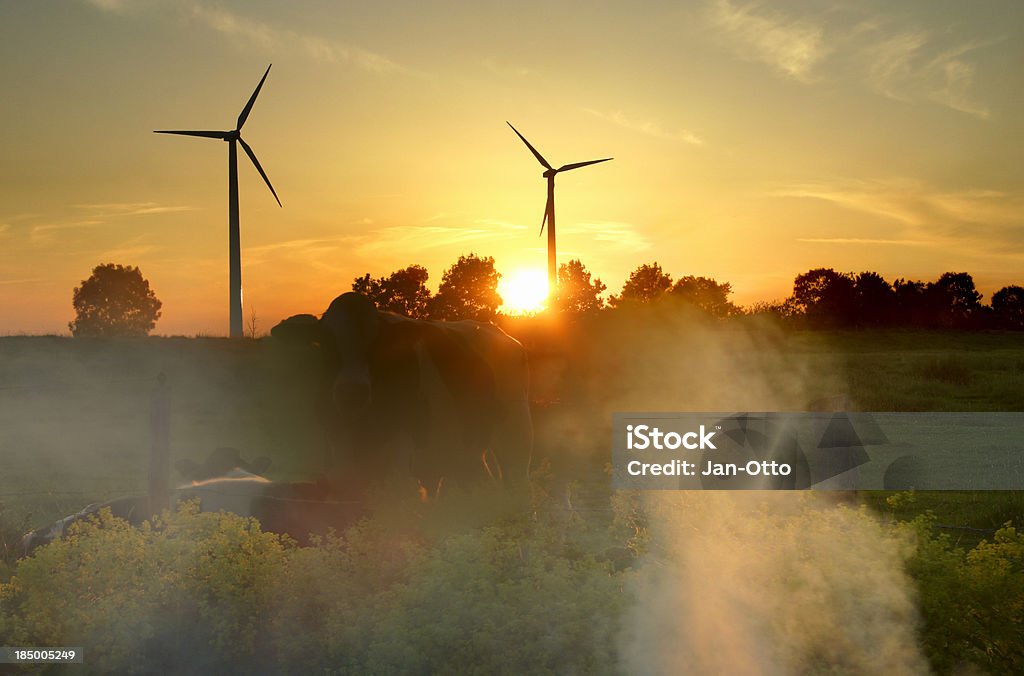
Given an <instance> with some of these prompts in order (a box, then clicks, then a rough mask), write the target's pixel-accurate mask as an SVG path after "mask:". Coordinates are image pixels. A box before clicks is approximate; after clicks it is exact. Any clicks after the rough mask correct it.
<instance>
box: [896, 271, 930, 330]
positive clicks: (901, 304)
mask: <svg viewBox="0 0 1024 676" xmlns="http://www.w3.org/2000/svg"><path fill="white" fill-rule="evenodd" d="M892 288H893V294H894V296H895V299H896V309H895V315H896V319H895V322H896V323H897V324H901V325H903V326H927V325H929V324H930V323H931V312H930V310H929V309H928V298H927V294H926V290H927V288H928V287H927V285H926V284H925V283H924V282H922V281H920V280H909V279H903V278H902V277H901V278H900V279H897V280H896V281H895V282H893V284H892Z"/></svg>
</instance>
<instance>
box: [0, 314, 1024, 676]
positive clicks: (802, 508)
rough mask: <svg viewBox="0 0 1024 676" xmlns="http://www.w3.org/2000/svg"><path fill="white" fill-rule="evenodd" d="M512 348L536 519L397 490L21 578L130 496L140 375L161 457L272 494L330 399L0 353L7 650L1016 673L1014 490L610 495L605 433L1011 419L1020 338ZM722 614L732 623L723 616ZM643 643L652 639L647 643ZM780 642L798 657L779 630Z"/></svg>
mask: <svg viewBox="0 0 1024 676" xmlns="http://www.w3.org/2000/svg"><path fill="white" fill-rule="evenodd" d="M506 329H507V330H508V331H509V332H510V333H512V334H513V335H516V336H517V337H519V338H520V340H522V341H523V342H524V344H525V345H526V346H527V348H528V350H529V352H530V356H531V376H532V397H531V398H532V401H533V412H534V423H535V455H534V458H535V463H534V467H535V470H534V477H533V481H532V491H531V494H532V497H531V508H530V510H526V511H524V510H523V509H522V506H521V503H517V506H510V504H506V503H503V502H502V499H501V497H500V494H498V493H496V492H494V491H484V492H483V493H475V494H462V493H459V492H456V493H454V494H453V495H452V496H451V497H448V498H445V499H442V500H440V501H438V502H436V503H432V504H424V503H421V502H419V501H417V500H416V499H415V498H414V496H413V495H411V494H409V495H405V494H399V493H396V492H394V491H392V492H391V493H390V494H387V493H381V494H378V495H376V497H374V503H373V505H372V507H371V514H372V516H371V517H370V518H368V519H367V520H366V521H364V522H363V523H361V524H360V525H359V526H357V527H354V528H352V529H350V530H348V531H346V532H345V533H343V534H340V535H339V536H338V537H336V538H335V537H331V538H328V539H327V540H326V541H323V542H320V543H319V544H315V546H312V547H306V548H301V547H296V546H295V545H294V543H291V542H289V541H288V540H287V539H284V538H281V537H279V536H277V535H274V534H272V533H263V532H261V531H260V529H259V526H258V524H254V523H252V522H251V521H250V522H247V521H246V520H244V519H241V518H239V517H234V516H230V515H228V516H218V515H215V514H195V512H194V510H193V511H189V509H188V508H186V509H184V510H182V511H179V512H178V513H177V514H171V515H165V517H164V521H163V522H162V523H161V524H159V525H158V526H157V527H156V528H154V529H148V528H143V529H132V528H127V527H126V526H125V525H123V524H120V525H119V524H118V523H114V522H109V521H107V522H104V523H102V524H92V525H86V526H84V527H83V529H82V530H81V532H79V533H77V534H73V535H71V536H70V537H69V538H67V539H65V540H63V541H60V542H57V543H55V544H53V545H50V546H47V547H44V548H42V549H40V550H38V551H37V553H36V554H35V555H34V556H33V557H31V558H29V559H23V560H21V561H20V562H17V563H16V562H15V561H14V556H13V554H14V552H15V551H16V550H15V546H16V543H17V539H18V537H19V536H20V534H21V533H22V532H24V530H25V528H27V527H29V526H40V525H44V524H46V523H48V522H50V521H52V520H54V519H57V518H60V517H62V516H64V515H67V514H70V513H73V512H75V511H77V510H79V509H81V508H82V507H83V506H85V505H87V504H89V503H91V502H95V501H98V500H104V499H110V498H115V497H119V496H124V495H132V494H143V493H144V492H145V490H146V473H147V462H148V449H149V444H150V412H151V409H152V403H151V398H152V396H153V391H154V389H155V388H157V387H158V381H157V376H158V375H159V374H160V373H163V374H164V375H165V376H166V382H167V385H166V387H167V388H169V396H170V402H171V406H170V408H171V421H170V422H171V448H172V454H173V457H174V458H175V459H181V458H193V459H196V460H202V459H203V458H204V457H205V456H206V454H207V453H209V451H210V450H212V449H214V448H217V447H219V446H234V447H236V448H238V449H240V450H241V451H242V453H243V455H244V456H245V457H246V458H254V457H256V456H260V455H266V456H268V457H270V458H271V459H272V462H273V464H272V465H271V467H270V470H269V471H268V475H269V476H270V477H271V478H273V479H281V480H303V479H309V478H312V477H314V476H316V475H317V474H319V473H321V472H323V470H324V444H325V440H324V437H323V432H322V420H323V416H324V415H325V413H324V412H323V411H322V410H321V408H320V406H321V404H320V401H321V392H322V390H321V388H322V387H323V385H324V380H323V374H322V370H321V367H320V365H319V362H318V357H317V355H316V353H315V352H313V351H311V350H310V349H308V348H304V347H301V346H295V345H287V344H281V343H279V342H278V341H275V340H273V339H269V338H268V339H261V340H239V341H229V340H226V339H216V338H191V339H189V338H145V339H137V340H86V339H72V338H59V337H9V338H0V459H2V465H0V510H2V511H0V527H2V528H0V535H2V536H3V538H4V544H5V546H6V547H7V549H6V551H5V557H4V558H5V561H4V562H3V564H2V565H0V639H2V640H5V641H7V643H8V644H9V645H16V644H18V645H47V644H53V645H57V644H84V645H88V646H89V648H88V650H89V651H90V652H89V655H90V656H91V659H89V660H88V661H89V663H90V664H92V666H91V667H90V669H92V670H93V671H99V672H103V671H109V670H121V671H124V672H125V673H127V672H131V671H133V670H135V671H138V670H139V667H138V665H140V664H146V665H149V666H148V667H146V668H147V669H150V670H153V669H160V668H165V667H166V668H167V669H172V668H182V669H185V668H188V669H194V668H196V664H199V663H200V662H201V663H202V665H203V666H202V667H201V668H200V670H201V671H202V670H205V671H209V672H211V673H213V672H217V673H224V671H225V670H228V671H230V670H231V669H240V668H241V669H245V668H253V669H267V668H271V669H273V670H274V671H277V672H280V673H310V672H311V671H322V670H332V671H331V673H377V672H409V671H424V670H425V671H429V672H437V673H498V672H503V671H508V669H509V665H516V668H517V669H519V670H520V671H519V673H525V672H529V673H561V672H564V670H565V669H566V668H571V669H574V670H577V671H578V672H579V673H631V672H635V670H636V669H640V670H645V669H647V670H650V669H652V668H655V669H656V668H657V667H654V666H652V665H656V664H660V665H662V666H663V667H664V665H669V664H675V665H676V667H678V668H682V666H684V665H693V664H694V663H695V662H694V660H702V659H703V660H712V661H714V660H717V659H719V657H720V656H717V655H707V654H704V653H703V652H702V650H701V646H700V645H699V644H695V643H692V642H688V641H689V637H688V631H689V627H688V626H687V625H685V622H684V623H683V624H680V622H682V620H680V618H681V617H682V618H685V617H686V615H685V614H683V615H680V613H679V612H678V609H679V608H680V607H681V606H686V607H691V610H692V611H693V612H694V613H695V616H696V617H704V616H705V615H706V612H707V611H710V610H712V609H713V610H715V611H716V612H717V613H720V614H721V617H723V618H726V620H727V621H728V622H730V623H734V622H742V621H744V618H747V617H748V616H750V617H753V618H758V617H762V618H763V617H772V618H781V619H779V620H778V621H777V622H776V621H775V620H773V621H772V622H771V623H770V624H769V625H766V626H764V627H760V626H753V625H752V626H751V627H749V631H750V632H752V633H751V634H750V637H749V638H750V641H755V640H761V639H764V640H771V641H777V643H775V644H773V645H776V646H777V648H778V656H777V657H776V658H774V659H776V660H777V661H776V663H777V664H783V665H788V667H787V668H790V669H792V670H793V671H794V672H799V673H821V672H822V671H828V672H830V673H869V672H877V670H878V669H881V668H883V667H885V668H892V667H893V664H894V662H892V661H891V660H895V659H905V660H906V662H905V663H904V666H906V668H907V670H908V673H913V672H921V671H922V669H924V667H923V666H922V665H923V664H924V663H925V662H927V665H928V666H927V668H928V669H931V670H934V671H937V672H939V673H961V672H962V670H963V669H964V668H965V667H967V668H979V669H981V670H982V671H984V672H988V673H1019V669H1020V668H1022V667H1024V643H1022V642H1021V640H1020V635H1021V631H1022V629H1024V628H1022V626H1021V619H1020V618H1021V617H1022V616H1024V615H1022V612H1024V606H1022V604H1024V597H1022V596H1021V589H1022V588H1024V585H1022V583H1024V577H1022V576H1024V568H1022V566H1024V538H1022V537H1021V535H1020V534H1019V532H1018V531H1019V528H1020V526H1021V524H1022V521H1024V491H1001V492H997V491H974V492H964V491H943V492H899V493H893V492H882V491H876V492H867V491H863V492H860V493H856V494H854V493H849V492H845V493H844V492H837V493H824V492H822V493H817V494H814V495H811V494H807V493H803V494H799V495H794V494H788V495H783V494H746V495H742V496H741V495H738V494H732V498H730V496H728V495H724V494H721V493H719V494H717V495H716V494H715V492H710V493H686V492H671V491H649V492H647V495H643V494H636V493H629V492H618V493H617V492H615V491H612V490H611V489H610V480H609V477H608V474H607V471H606V464H607V462H608V460H609V457H608V448H609V443H608V440H609V437H608V435H609V433H610V426H609V422H610V413H611V412H613V411H616V410H619V411H628V410H636V411H643V410H666V411H671V410H677V411H685V410H693V411H699V410H722V409H726V408H727V409H729V410H782V411H798V410H807V409H815V410H830V408H829V407H835V406H837V405H838V406H847V407H849V408H851V409H854V410H863V411H1021V410H1024V342H1022V336H1021V335H1020V334H1015V333H980V332H979V333H958V332H920V331H859V332H856V331H850V332H814V331H795V330H792V329H789V328H785V327H782V326H779V325H776V324H774V323H771V322H760V321H752V320H750V319H740V320H737V321H732V322H726V323H718V324H715V323H707V322H704V321H701V320H698V319H694V318H690V319H682V320H680V319H679V318H675V319H671V320H666V319H665V318H664V317H657V316H654V317H650V316H648V317H629V316H623V317H619V318H615V317H612V318H611V319H609V318H608V317H600V316H599V317H595V318H591V319H587V320H582V321H581V322H579V323H576V324H568V325H560V326H556V325H552V324H550V323H545V322H543V321H541V320H516V321H513V322H510V323H509V324H507V326H506ZM410 493H411V492H410ZM654 493H660V495H657V496H654V495H652V494H654ZM1014 525H1015V526H1016V529H1015V528H1014V527H1013V526H1014ZM182 534H184V535H185V537H181V535H182ZM702 566H704V567H705V569H704V570H702V568H701V567H702ZM708 566H710V567H708ZM910 582H912V584H910ZM95 585H101V588H104V589H107V590H108V591H106V592H103V593H102V594H101V595H100V596H96V595H95V594H94V593H93V591H90V590H92V589H94V588H95ZM721 585H725V587H721ZM734 585H739V587H735V588H734ZM736 589H739V590H740V591H735V590H736ZM709 590H711V591H713V592H714V594H718V596H716V595H712V596H710V597H707V598H704V600H700V599H702V598H703V596H702V595H706V594H707V593H708V591H709ZM744 590H745V591H744ZM816 590H817V591H816ZM741 592H742V594H743V599H744V603H747V604H752V605H751V607H752V608H754V610H755V612H754V613H753V615H749V613H748V612H747V611H745V610H742V609H740V610H737V609H736V608H733V607H732V606H730V604H729V603H727V602H725V600H724V599H725V598H727V597H728V595H730V594H736V593H741ZM568 599H572V603H568V602H567V600H568ZM671 599H676V600H675V601H673V603H670V604H668V605H666V602H667V601H669V600H671ZM694 603H696V604H698V605H696V606H693V604H694ZM701 603H705V604H708V605H706V606H702V605H699V604H701ZM673 604H675V605H673ZM441 608H448V609H450V610H449V611H446V612H441V613H439V612H438V610H439V609H441ZM881 611H884V612H882V613H881V615H880V614H879V613H880V612H881ZM713 615H714V613H712V616H713ZM645 618H651V619H650V620H648V619H645ZM645 622H648V624H645ZM649 622H654V623H655V625H656V626H657V627H659V628H658V629H657V631H656V633H657V634H658V635H657V636H642V637H640V636H639V634H637V632H642V631H647V630H645V629H644V627H649V626H651V625H649ZM794 622H795V623H800V624H803V625H805V624H806V623H807V622H813V623H814V624H815V626H817V627H818V629H817V630H816V631H813V632H796V633H794V632H787V631H782V630H781V629H780V628H781V627H785V626H787V623H794ZM853 626H855V627H862V628H863V631H864V632H866V633H863V632H861V629H858V630H857V631H858V632H861V633H857V634H856V636H854V635H853V634H849V632H847V631H846V630H845V629H844V627H853ZM662 627H663V628H662ZM780 631H781V633H779V632H780ZM496 637H501V639H500V640H498V639H496ZM765 637H767V638H765ZM773 637H774V638H773ZM76 641H77V642H78V643H76ZM680 641H682V644H683V645H684V646H685V648H680V645H681V644H680ZM455 644H458V645H461V646H462V647H461V648H460V649H458V650H444V649H442V647H443V646H446V645H449V646H450V645H455ZM883 644H884V646H885V647H884V649H882V650H881V651H880V652H878V653H877V654H876V653H875V652H874V648H872V647H870V646H875V645H883ZM744 645H745V646H746V650H743V651H741V652H740V653H738V656H739V657H742V656H743V655H744V654H747V652H749V651H750V650H753V648H752V647H751V646H750V645H748V644H746V643H744ZM525 646H529V648H528V649H527V648H526V647H525ZM843 646H845V647H843ZM680 650H683V653H680V652H679V651H680ZM752 654H753V653H752ZM182 655H189V656H190V657H188V658H184V657H182ZM183 659H184V660H185V661H184V662H182V661H181V660H183ZM196 660H200V662H196ZM651 660H655V661H653V662H652V661H651ZM714 663H715V664H718V662H714ZM132 665H135V666H132ZM239 665H243V666H239ZM244 665H248V667H246V666H244ZM268 665H273V666H270V667H268ZM566 665H571V666H570V667H567V666H566ZM968 665H971V666H968ZM676 667H673V668H676ZM666 668H667V667H666ZM140 673H150V672H148V671H146V670H145V669H143V670H142V671H141V672H140ZM152 673H157V671H152Z"/></svg>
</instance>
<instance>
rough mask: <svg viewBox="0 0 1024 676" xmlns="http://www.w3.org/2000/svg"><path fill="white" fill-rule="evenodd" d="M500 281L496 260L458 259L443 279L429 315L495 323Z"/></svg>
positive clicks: (490, 258)
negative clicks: (493, 321)
mask: <svg viewBox="0 0 1024 676" xmlns="http://www.w3.org/2000/svg"><path fill="white" fill-rule="evenodd" d="M499 279H501V273H499V272H498V271H497V270H495V269H494V258H492V257H490V256H488V257H486V258H481V257H479V256H477V255H476V254H472V253H471V254H469V255H468V256H459V260H458V262H456V263H455V264H453V265H452V266H451V267H450V268H448V269H447V270H446V271H445V273H444V276H443V277H442V278H441V285H440V286H439V287H438V289H437V295H436V296H434V299H433V301H432V302H431V304H430V315H431V316H432V317H434V318H436V319H476V320H477V321H485V322H486V321H491V320H493V319H494V317H495V316H496V315H497V310H498V306H499V305H501V296H499V295H498V280H499Z"/></svg>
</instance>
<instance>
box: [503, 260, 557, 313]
mask: <svg viewBox="0 0 1024 676" xmlns="http://www.w3.org/2000/svg"><path fill="white" fill-rule="evenodd" d="M498 293H499V294H500V295H501V298H502V300H503V301H504V303H503V304H502V306H501V311H502V312H504V313H505V314H509V315H524V314H530V313H533V312H540V311H541V310H543V309H544V304H545V302H546V301H547V299H548V278H547V275H545V274H544V271H543V270H531V269H527V268H523V269H519V270H515V271H513V272H512V273H510V274H508V275H505V276H504V277H502V278H501V281H500V282H498Z"/></svg>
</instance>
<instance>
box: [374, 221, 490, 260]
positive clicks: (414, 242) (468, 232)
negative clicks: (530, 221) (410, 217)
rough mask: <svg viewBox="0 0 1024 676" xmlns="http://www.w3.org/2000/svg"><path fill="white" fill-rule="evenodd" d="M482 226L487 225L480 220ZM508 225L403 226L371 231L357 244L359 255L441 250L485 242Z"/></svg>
mask: <svg viewBox="0 0 1024 676" xmlns="http://www.w3.org/2000/svg"><path fill="white" fill-rule="evenodd" d="M477 224H478V225H483V223H482V222H478V223H477ZM508 229H509V228H507V227H500V226H499V227H495V226H494V225H493V224H487V225H486V227H466V226H453V227H445V226H441V225H400V226H393V227H389V228H381V229H379V230H375V231H373V232H371V233H368V235H367V237H366V239H365V241H363V242H362V243H360V244H359V245H358V246H357V247H356V251H357V253H359V254H363V255H370V254H379V253H382V252H390V251H406V250H414V251H419V250H423V249H437V248H440V247H445V246H452V245H455V244H465V243H469V242H483V241H486V240H490V239H494V238H497V237H505V236H507V235H508Z"/></svg>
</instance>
